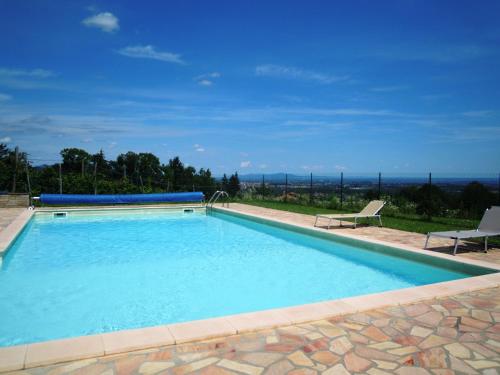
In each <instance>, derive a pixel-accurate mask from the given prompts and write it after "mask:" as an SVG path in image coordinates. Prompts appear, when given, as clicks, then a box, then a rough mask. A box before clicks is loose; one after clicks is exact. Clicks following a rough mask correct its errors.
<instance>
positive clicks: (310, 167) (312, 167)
mask: <svg viewBox="0 0 500 375" xmlns="http://www.w3.org/2000/svg"><path fill="white" fill-rule="evenodd" d="M301 168H302V169H303V170H305V171H320V170H322V169H325V166H324V165H303V166H301Z"/></svg>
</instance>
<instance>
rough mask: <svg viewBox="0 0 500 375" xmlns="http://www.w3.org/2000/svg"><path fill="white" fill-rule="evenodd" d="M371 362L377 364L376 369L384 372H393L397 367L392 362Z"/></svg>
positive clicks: (375, 360)
mask: <svg viewBox="0 0 500 375" xmlns="http://www.w3.org/2000/svg"><path fill="white" fill-rule="evenodd" d="M373 362H375V363H376V364H377V367H379V368H381V369H384V370H394V369H395V368H396V367H398V364H397V363H394V362H387V361H381V360H377V359H374V360H373Z"/></svg>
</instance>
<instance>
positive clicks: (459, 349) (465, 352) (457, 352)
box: [444, 342, 471, 358]
mask: <svg viewBox="0 0 500 375" xmlns="http://www.w3.org/2000/svg"><path fill="white" fill-rule="evenodd" d="M444 348H445V349H446V350H448V351H449V352H450V353H451V355H454V356H455V357H457V358H470V357H471V355H470V354H471V353H470V350H469V349H467V348H466V347H465V346H463V345H462V344H460V343H458V342H454V343H451V344H448V345H445V346H444Z"/></svg>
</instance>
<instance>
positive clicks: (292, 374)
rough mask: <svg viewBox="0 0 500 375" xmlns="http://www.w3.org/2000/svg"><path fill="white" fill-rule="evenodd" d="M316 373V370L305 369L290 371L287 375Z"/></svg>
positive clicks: (312, 374)
mask: <svg viewBox="0 0 500 375" xmlns="http://www.w3.org/2000/svg"><path fill="white" fill-rule="evenodd" d="M317 373H318V372H317V371H316V370H313V369H310V368H307V369H303V368H301V369H297V370H292V371H290V372H289V373H288V374H287V375H315V374H317Z"/></svg>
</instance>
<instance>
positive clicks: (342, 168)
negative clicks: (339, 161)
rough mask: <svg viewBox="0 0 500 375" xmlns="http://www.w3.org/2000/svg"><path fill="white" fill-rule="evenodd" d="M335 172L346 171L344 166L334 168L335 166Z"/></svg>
mask: <svg viewBox="0 0 500 375" xmlns="http://www.w3.org/2000/svg"><path fill="white" fill-rule="evenodd" d="M335 170H336V171H341V172H342V171H345V170H347V167H345V166H343V165H336V166H335Z"/></svg>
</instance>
